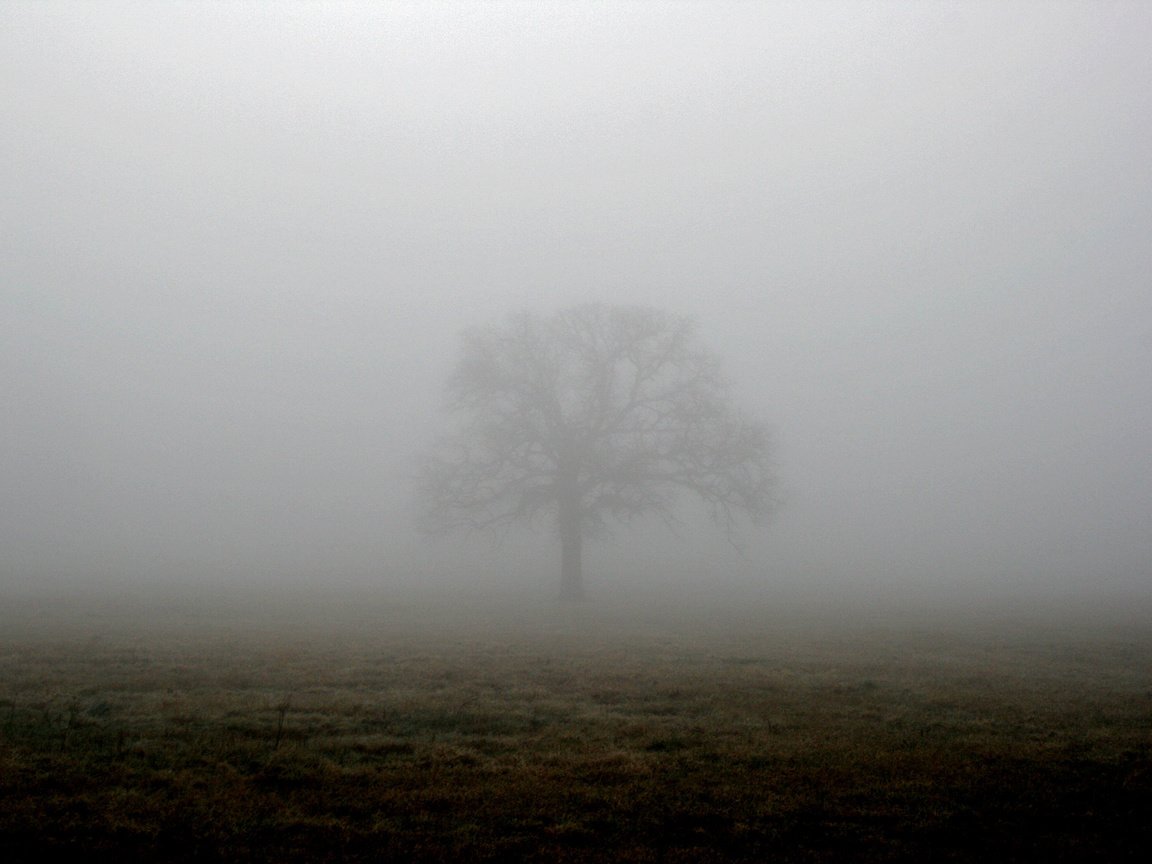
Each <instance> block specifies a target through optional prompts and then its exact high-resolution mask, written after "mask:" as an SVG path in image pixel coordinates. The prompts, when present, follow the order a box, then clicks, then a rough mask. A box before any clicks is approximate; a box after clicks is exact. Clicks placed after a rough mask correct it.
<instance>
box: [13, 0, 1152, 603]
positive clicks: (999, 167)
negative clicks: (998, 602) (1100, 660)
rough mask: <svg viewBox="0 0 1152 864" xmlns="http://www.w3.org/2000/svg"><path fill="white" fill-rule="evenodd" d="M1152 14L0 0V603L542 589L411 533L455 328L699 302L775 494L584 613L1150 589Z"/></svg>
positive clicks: (686, 309)
mask: <svg viewBox="0 0 1152 864" xmlns="http://www.w3.org/2000/svg"><path fill="white" fill-rule="evenodd" d="M1149 44H1152V9H1150V8H1148V7H1147V6H1146V5H1145V4H1142V3H1137V2H1132V3H1096V2H1094V3H1087V2H1085V3H1023V2H1020V3H966V4H959V3H957V4H935V3H933V4H924V3H910V2H909V3H867V4H865V3H815V4H813V3H781V4H751V3H733V4H716V3H708V4H704V3H700V4H690V3H675V4H661V3H650V4H644V3H631V4H608V3H603V4H600V3H579V4H577V3H569V4H555V5H550V4H540V3H495V4H493V3H461V4H316V5H313V4H271V3H269V4H263V3H246V4H228V5H221V4H208V3H186V4H181V3H178V4H163V5H160V6H156V5H151V4H147V5H143V4H142V5H116V4H98V5H97V4H92V5H82V4H66V3H37V4H33V3H10V4H5V5H4V6H3V8H2V9H0V111H2V116H3V117H4V122H3V124H0V156H2V158H0V188H2V189H3V192H4V194H3V195H2V196H0V238H2V239H0V304H2V305H0V310H2V311H0V352H2V353H0V400H2V405H3V414H2V417H3V422H2V423H0V445H2V446H0V489H2V492H0V495H2V496H3V499H2V506H0V587H6V588H10V589H11V588H19V589H21V590H23V589H28V588H34V587H36V586H45V585H47V586H60V585H72V584H78V585H100V584H109V583H115V584H118V585H140V584H149V585H161V584H165V585H169V584H183V585H205V586H208V585H215V584H219V583H222V582H225V583H232V584H238V585H254V586H261V585H263V586H267V585H281V584H282V585H300V584H304V585H312V586H329V585H342V584H358V585H370V586H373V587H374V588H378V589H379V590H380V591H382V592H384V591H387V590H390V589H400V588H405V589H406V588H409V587H412V586H417V585H433V586H441V587H449V588H451V587H453V586H458V585H460V586H468V588H469V589H470V590H482V589H484V588H485V586H490V585H491V586H496V585H500V586H511V587H514V588H516V589H517V590H523V591H528V592H536V593H538V594H540V595H541V596H547V595H548V594H549V593H550V592H553V591H554V590H555V585H556V579H557V575H558V574H557V568H558V554H559V553H558V550H557V549H556V548H555V545H556V544H555V540H554V538H553V536H552V535H551V534H550V533H549V532H548V531H547V529H546V528H538V529H537V530H536V532H535V533H533V532H531V531H523V532H521V531H509V532H506V533H504V534H502V535H500V536H497V537H489V536H475V537H460V538H452V539H443V538H429V537H427V536H425V535H423V534H421V533H419V532H418V531H417V529H416V520H415V518H414V515H415V514H414V504H413V477H414V474H415V471H416V466H417V464H418V460H419V458H420V454H421V453H422V452H423V451H424V450H425V449H426V447H427V446H428V442H429V441H431V440H432V439H433V438H434V437H435V436H436V435H437V433H438V431H439V430H440V429H441V428H442V424H443V422H444V416H443V414H442V413H441V412H440V409H441V407H442V403H443V384H444V381H445V379H446V377H447V376H448V374H449V372H450V370H451V368H452V363H453V359H454V357H455V356H456V355H457V352H458V350H459V348H460V343H459V334H460V332H461V331H462V330H463V329H464V328H466V327H469V326H474V325H486V324H491V323H498V322H500V321H501V320H503V319H504V318H505V317H506V316H507V315H508V314H510V313H513V312H516V311H519V310H522V309H535V310H540V311H543V312H549V311H555V310H559V309H563V308H565V307H568V306H571V305H573V304H578V303H585V302H598V303H609V304H641V305H647V306H654V307H657V308H660V309H667V310H670V311H673V312H675V313H679V314H687V315H691V316H694V317H695V318H696V320H697V321H698V323H699V335H700V338H701V341H702V342H703V343H704V344H705V345H707V346H709V347H711V348H712V350H714V351H715V352H716V353H717V354H718V355H719V356H720V357H721V358H722V360H723V363H724V366H725V369H726V371H727V375H728V377H729V378H730V380H731V382H732V387H733V395H734V399H735V401H737V402H738V403H739V404H740V405H741V406H742V407H743V408H744V409H746V410H747V411H748V412H749V413H751V414H753V415H755V416H758V417H760V418H762V419H763V420H764V421H765V422H766V423H768V424H769V425H770V427H771V429H772V433H773V439H774V454H775V455H774V459H775V464H776V470H777V473H778V477H779V488H780V493H781V494H780V497H781V503H780V506H779V508H778V512H777V514H776V516H775V518H774V519H773V520H772V521H771V524H770V525H768V527H766V528H751V527H748V528H744V529H742V530H741V531H740V532H739V536H738V542H737V543H736V544H735V546H733V545H732V544H729V543H728V542H727V538H726V537H725V536H724V533H723V532H719V531H716V530H714V529H712V528H711V527H710V526H708V525H704V524H702V525H697V524H695V520H694V518H693V515H692V514H693V512H694V511H693V510H692V508H691V507H689V508H687V509H686V510H685V513H686V517H685V523H686V524H685V525H684V526H683V528H682V530H681V531H680V532H679V533H678V535H673V534H670V533H669V532H668V531H667V530H666V529H665V528H663V527H662V526H660V525H656V524H651V525H649V524H644V523H642V524H639V525H637V526H633V527H632V528H622V529H621V530H620V532H619V533H618V534H616V535H615V536H613V537H608V538H606V539H604V540H602V541H598V542H596V543H595V544H593V545H592V546H590V547H589V549H588V551H587V553H586V558H585V566H586V571H587V578H588V582H589V587H590V589H591V591H592V592H594V594H596V595H599V596H611V595H612V594H613V592H616V591H625V590H633V589H636V588H637V587H657V588H661V587H663V586H669V587H671V586H675V587H683V586H697V587H703V588H704V589H706V590H713V589H716V590H719V589H723V588H735V587H738V586H739V587H749V586H755V587H756V588H758V589H762V590H764V591H767V592H772V591H775V590H784V589H785V588H789V589H790V588H794V587H797V586H804V587H806V588H812V589H816V590H820V591H824V592H828V593H829V594H836V593H837V592H841V591H860V590H872V589H873V588H884V589H885V590H895V591H901V592H928V593H930V592H934V591H947V592H950V593H953V594H962V595H963V594H972V595H977V594H988V593H990V592H991V593H995V592H999V591H1019V592H1024V593H1032V594H1035V595H1037V596H1040V595H1044V596H1047V595H1052V594H1059V593H1067V592H1080V593H1084V592H1089V593H1090V592H1096V591H1129V592H1130V591H1141V592H1146V591H1147V590H1148V588H1149V587H1150V585H1152V574H1150V572H1149V561H1150V560H1152V524H1150V523H1152V518H1150V514H1152V458H1149V442H1150V441H1152V398H1150V394H1152V280H1150V276H1152V243H1150V242H1149V237H1150V236H1152V159H1149V153H1150V144H1152V87H1150V86H1149V82H1150V81H1152V53H1150V52H1149V51H1148V45H1149Z"/></svg>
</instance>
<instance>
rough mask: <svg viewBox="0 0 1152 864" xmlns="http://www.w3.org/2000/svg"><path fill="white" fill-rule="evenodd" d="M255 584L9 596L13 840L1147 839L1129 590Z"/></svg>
mask: <svg viewBox="0 0 1152 864" xmlns="http://www.w3.org/2000/svg"><path fill="white" fill-rule="evenodd" d="M269 600H275V598H264V599H262V600H260V601H259V602H248V603H244V602H239V603H231V604H229V605H224V604H223V603H221V602H219V601H211V602H210V601H185V602H181V603H157V602H152V603H124V602H121V603H107V604H101V603H99V602H94V601H92V600H89V601H86V602H84V603H78V602H72V601H63V600H62V601H58V602H56V603H46V602H43V601H31V600H27V599H25V600H12V601H10V602H9V603H7V604H6V606H5V612H4V613H0V615H2V617H3V619H4V620H3V621H2V622H0V625H2V627H3V629H2V630H0V796H2V798H0V800H2V806H0V853H2V854H3V857H4V859H5V860H6V861H13V862H15V861H32V860H36V861H39V860H42V859H43V858H44V857H45V856H46V854H47V853H48V852H50V851H51V852H56V853H62V854H63V855H64V857H66V858H70V859H75V860H80V859H83V860H85V861H92V860H101V859H105V858H106V859H112V858H115V859H117V860H124V859H139V860H150V861H154V860H166V861H179V860H196V861H204V860H216V859H219V860H223V859H227V860H229V861H246V860H259V861H268V860H276V861H285V860H333V861H335V860H340V861H355V860H404V861H440V860H469V861H478V860H526V861H561V860H566V861H567V860H571V861H693V862H703V861H764V860H773V861H843V860H852V861H897V860H935V861H969V860H983V861H1025V860H1027V861H1032V860H1046V861H1087V860H1096V861H1120V860H1129V859H1135V858H1136V857H1137V856H1138V855H1141V852H1143V851H1146V849H1147V848H1152V772H1150V771H1149V767H1150V755H1152V620H1150V619H1149V618H1147V617H1142V616H1141V615H1140V614H1129V615H1128V616H1127V617H1123V616H1120V615H1112V614H1099V615H1096V616H1095V617H1093V616H1091V615H1088V614H1086V613H1085V612H1084V610H1078V611H1076V610H1071V611H1070V610H1063V611H1061V610H1050V612H1049V613H1047V614H1039V613H1035V612H1032V613H1028V614H1024V613H1023V612H1022V613H1021V614H1019V615H1017V616H1015V617H1013V616H1011V615H1008V614H1006V613H1003V612H1001V613H1000V614H999V617H998V618H996V619H992V618H991V617H990V616H989V615H987V614H978V612H977V611H976V610H971V609H970V610H968V611H967V612H965V613H963V614H960V613H955V614H950V615H948V616H944V615H941V614H935V615H928V614H927V613H926V612H924V611H923V610H920V611H918V612H917V611H912V610H905V611H904V612H902V613H896V612H893V611H892V610H885V609H882V608H879V607H871V608H867V607H859V608H855V609H853V608H844V609H841V610H840V611H839V612H838V613H837V614H832V613H831V612H829V610H827V609H821V608H817V607H809V608H795V609H792V610H791V611H785V610H781V609H779V608H775V607H769V606H762V607H758V606H754V605H753V606H750V605H749V604H747V603H745V604H733V605H730V606H726V607H725V606H721V605H719V604H714V605H712V606H709V607H705V606H703V605H702V604H697V605H696V606H695V607H684V608H679V609H673V608H653V606H652V605H651V604H646V605H645V604H639V605H636V606H634V607H632V608H630V609H621V610H606V609H598V608H597V607H595V606H582V607H579V608H576V609H565V608H556V607H552V606H547V605H537V606H535V607H530V606H523V605H521V606H517V607H512V608H510V607H507V606H503V605H501V604H499V603H495V602H493V603H489V604H476V603H473V604H460V603H455V604H453V603H448V602H438V601H431V600H429V601H425V602H417V601H413V600H409V601H406V602H400V603H392V604H389V603H386V602H384V601H380V600H376V601H374V602H370V603H368V602H365V601H364V599H363V598H359V600H358V601H357V602H352V601H340V600H338V599H336V600H334V599H328V600H323V601H322V600H320V599H319V598H305V597H297V598H295V599H288V600H283V601H276V602H272V603H270V602H269ZM1141 860H1142V856H1141Z"/></svg>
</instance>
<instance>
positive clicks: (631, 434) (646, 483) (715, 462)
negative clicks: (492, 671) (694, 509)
mask: <svg viewBox="0 0 1152 864" xmlns="http://www.w3.org/2000/svg"><path fill="white" fill-rule="evenodd" d="M463 343H464V344H463V351H462V353H461V355H460V357H459V360H458V362H457V364H456V367H455V370H454V372H453V373H452V375H451V377H450V378H449V381H448V388H447V389H448V396H449V406H448V407H449V411H450V413H451V414H452V415H453V418H454V420H455V421H456V424H457V425H456V426H455V427H454V430H453V432H452V434H451V435H450V436H448V437H447V438H446V439H445V440H444V441H442V442H441V444H440V446H439V447H438V448H437V449H436V450H435V451H434V452H433V453H431V454H430V455H429V456H428V458H427V459H426V461H425V463H424V466H423V469H422V474H421V486H422V496H423V505H424V513H425V517H426V519H427V520H428V524H429V526H430V527H433V528H436V529H452V528H461V527H463V528H477V529H482V528H489V527H493V526H500V525H509V524H512V523H516V522H532V521H534V520H537V519H539V518H541V517H545V518H549V519H551V520H553V521H554V524H555V526H556V528H557V531H558V533H559V537H560V541H561V587H560V592H561V596H563V597H565V598H569V599H575V598H579V597H581V596H583V590H584V589H583V582H582V563H581V550H582V545H583V540H584V538H585V537H587V536H590V535H592V534H594V533H595V532H597V531H598V530H600V529H602V528H604V527H605V526H606V525H608V524H609V523H610V522H613V521H627V520H629V519H632V518H635V517H637V516H640V515H643V514H655V515H657V516H659V517H661V518H663V519H665V520H666V521H672V520H674V519H675V509H676V506H677V503H678V501H679V499H680V498H681V497H682V496H683V495H684V494H685V493H688V494H691V495H694V496H695V497H697V498H698V499H700V500H701V501H703V502H704V504H705V505H706V507H707V509H708V511H709V514H710V515H711V517H712V518H713V520H714V521H715V522H717V523H719V524H722V525H725V526H731V525H732V524H733V523H734V522H735V520H736V519H737V518H738V517H742V516H743V517H747V518H749V519H750V520H752V521H753V522H760V521H762V520H763V519H764V518H766V516H767V515H768V513H769V511H770V508H771V504H772V489H773V483H772V472H771V466H770V462H769V458H768V454H769V447H768V435H767V431H766V429H765V428H764V426H763V425H762V424H760V423H758V422H756V421H754V420H751V419H749V418H746V417H744V416H743V415H741V414H740V413H738V412H736V411H735V410H734V409H733V408H732V406H731V405H730V404H729V394H728V388H727V386H726V382H725V380H724V377H723V375H722V374H721V370H720V367H719V363H718V360H717V358H716V357H715V356H713V355H712V354H710V353H709V352H707V351H705V350H703V349H702V348H701V347H700V346H699V345H698V344H697V340H696V336H695V327H694V324H693V321H692V320H691V319H690V318H687V317H683V316H678V315H674V314H671V313H667V312H664V311H661V310H657V309H651V308H645V307H633V306H603V305H584V306H578V307H575V308H571V309H568V310H565V311H562V312H559V313H557V314H553V315H539V314H534V313H529V312H524V313H519V314H516V315H513V316H511V317H509V318H508V319H507V320H506V321H505V322H504V323H502V324H499V325H494V326H489V327H481V328H475V329H471V330H468V331H466V332H465V334H464V339H463Z"/></svg>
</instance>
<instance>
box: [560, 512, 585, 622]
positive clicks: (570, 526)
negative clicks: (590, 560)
mask: <svg viewBox="0 0 1152 864" xmlns="http://www.w3.org/2000/svg"><path fill="white" fill-rule="evenodd" d="M582 521H583V520H582V519H581V513H580V499H579V497H578V496H577V495H576V494H572V493H568V494H562V495H561V496H560V511H559V513H558V514H557V523H558V527H559V529H560V599H561V600H583V599H584V565H583V562H582V560H581V553H582V551H583V548H584V526H583V525H582V524H581V522H582Z"/></svg>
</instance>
